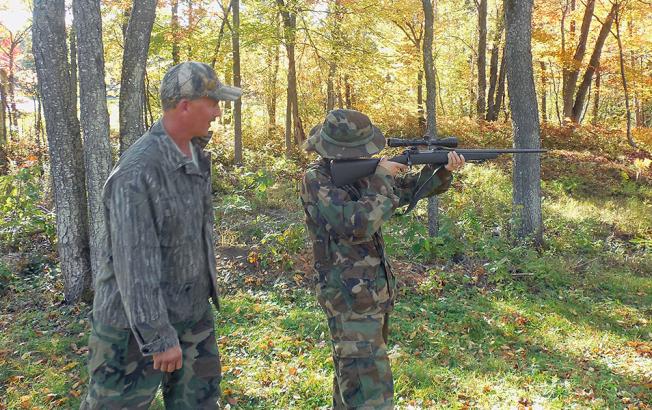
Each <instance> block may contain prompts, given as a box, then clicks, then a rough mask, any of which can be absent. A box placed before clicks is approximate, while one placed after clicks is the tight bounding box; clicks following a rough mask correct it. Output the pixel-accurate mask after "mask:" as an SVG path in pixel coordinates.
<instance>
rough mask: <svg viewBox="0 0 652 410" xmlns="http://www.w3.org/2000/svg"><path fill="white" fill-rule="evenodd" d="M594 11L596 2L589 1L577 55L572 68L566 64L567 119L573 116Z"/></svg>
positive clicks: (565, 97)
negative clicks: (574, 98)
mask: <svg viewBox="0 0 652 410" xmlns="http://www.w3.org/2000/svg"><path fill="white" fill-rule="evenodd" d="M594 9H595V0H588V1H587V3H586V8H585V9H584V18H583V19H582V27H581V28H580V38H579V40H578V43H577V49H576V50H575V54H574V55H573V60H572V61H571V63H570V67H567V66H566V64H564V70H563V84H564V88H563V91H562V96H563V98H564V117H565V118H566V117H568V118H570V117H572V115H573V97H574V96H575V88H576V87H577V78H578V77H579V73H580V67H581V65H582V60H583V59H584V54H585V53H586V43H587V39H588V37H589V28H590V27H591V19H592V18H593V10H594ZM573 24H574V20H573Z"/></svg>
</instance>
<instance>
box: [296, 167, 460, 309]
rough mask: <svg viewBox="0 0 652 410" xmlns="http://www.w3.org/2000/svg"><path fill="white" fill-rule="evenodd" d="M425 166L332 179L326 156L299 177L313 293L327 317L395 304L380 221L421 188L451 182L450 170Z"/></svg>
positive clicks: (440, 188) (433, 189) (435, 190)
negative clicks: (346, 181) (351, 180)
mask: <svg viewBox="0 0 652 410" xmlns="http://www.w3.org/2000/svg"><path fill="white" fill-rule="evenodd" d="M432 173H433V170H432V169H431V168H429V167H425V168H424V169H423V170H422V171H421V173H419V174H408V175H406V176H403V177H396V178H394V177H392V176H391V175H389V174H388V173H387V172H386V171H385V170H384V169H383V168H380V167H378V168H377V169H376V172H375V174H373V175H371V176H369V177H366V178H363V179H360V180H358V181H357V182H356V183H355V184H353V185H347V186H343V187H337V186H335V185H334V184H333V182H332V181H331V176H330V175H331V174H330V165H329V161H328V160H326V159H322V160H320V161H318V162H316V163H314V164H312V165H311V166H309V168H308V170H307V171H306V173H305V175H304V177H303V183H302V187H301V202H302V204H303V208H304V211H305V214H306V225H307V227H308V231H309V233H310V236H311V239H312V244H313V255H314V259H315V260H314V263H315V264H314V267H315V270H316V271H317V273H318V275H319V283H318V285H317V297H318V299H319V302H320V304H321V305H322V307H323V308H324V309H325V311H326V313H327V314H328V315H329V316H335V315H337V314H339V313H342V312H344V311H348V310H353V311H354V312H359V313H363V312H364V313H370V309H372V310H377V311H389V310H390V309H391V307H392V306H393V303H394V283H395V281H394V277H393V274H392V271H391V267H390V266H389V262H388V261H387V258H386V257H385V255H384V242H383V237H382V232H381V225H382V224H383V222H385V221H387V220H388V219H389V218H390V217H391V216H392V215H393V214H394V211H395V210H396V208H397V207H399V206H403V205H406V204H408V203H409V202H410V199H411V198H412V196H413V194H414V193H415V191H416V190H417V189H418V188H419V187H421V186H422V185H423V183H424V181H427V182H426V186H424V187H422V189H423V192H428V193H429V195H433V194H439V193H441V192H444V191H445V190H447V189H448V187H449V186H450V183H451V180H452V177H451V173H450V172H448V171H447V170H446V169H444V168H443V167H441V168H439V169H438V170H437V171H436V172H435V174H434V175H433V176H432V178H431V179H430V180H428V179H427V178H428V177H429V176H431V175H432Z"/></svg>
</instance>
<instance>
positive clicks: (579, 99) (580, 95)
mask: <svg viewBox="0 0 652 410" xmlns="http://www.w3.org/2000/svg"><path fill="white" fill-rule="evenodd" d="M618 7H619V6H618V3H614V4H613V5H612V6H611V10H610V11H609V15H608V16H607V19H606V20H605V22H604V24H603V25H602V28H601V29H600V33H599V34H598V39H597V40H596V42H595V48H594V49H593V54H591V60H590V61H589V66H588V67H587V68H586V72H585V73H584V77H583V78H582V83H581V84H580V86H579V88H578V89H577V96H576V97H575V103H574V105H573V113H572V115H571V120H572V121H573V122H574V123H579V120H580V117H581V115H582V111H583V110H584V101H585V100H586V95H587V94H588V92H589V87H590V86H591V81H593V73H595V70H596V69H597V68H598V67H599V66H600V54H601V53H602V46H604V42H605V40H606V39H607V35H609V31H610V30H611V25H612V23H613V21H614V18H615V16H616V13H617V12H618Z"/></svg>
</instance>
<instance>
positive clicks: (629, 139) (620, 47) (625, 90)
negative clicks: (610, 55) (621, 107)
mask: <svg viewBox="0 0 652 410" xmlns="http://www.w3.org/2000/svg"><path fill="white" fill-rule="evenodd" d="M615 20H616V40H618V57H619V62H620V79H621V80H622V82H623V93H624V94H625V115H626V116H627V142H629V145H631V146H632V147H634V148H636V147H637V145H636V142H635V141H634V138H633V137H632V111H631V108H630V107H629V90H628V88H627V76H626V75H625V57H624V55H623V43H622V39H621V37H620V13H619V12H618V10H616V16H615Z"/></svg>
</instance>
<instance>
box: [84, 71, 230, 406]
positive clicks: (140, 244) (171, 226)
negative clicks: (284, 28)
mask: <svg viewBox="0 0 652 410" xmlns="http://www.w3.org/2000/svg"><path fill="white" fill-rule="evenodd" d="M241 93H242V92H241V90H240V89H239V88H235V87H228V86H224V85H222V84H221V83H220V82H219V80H218V79H217V77H216V75H215V72H214V71H213V70H212V69H211V68H210V66H208V65H206V64H202V63H197V62H185V63H181V64H178V65H176V66H174V67H172V68H171V69H170V70H169V71H168V72H167V73H166V74H165V77H164V78H163V81H162V83H161V89H160V97H161V105H162V107H163V111H164V113H163V117H162V118H161V119H160V120H159V121H158V122H156V123H155V124H154V125H153V126H152V128H151V129H150V130H149V131H148V132H146V133H145V135H143V136H142V137H141V138H140V139H138V140H137V141H136V142H135V143H134V144H133V145H132V146H131V147H130V148H129V149H127V151H125V153H124V154H123V155H122V157H121V158H120V161H119V162H118V164H117V165H116V167H115V168H114V170H113V172H112V173H111V175H110V176H109V178H108V180H107V181H106V184H105V186H104V193H103V200H104V208H105V215H106V221H107V222H106V223H107V232H108V241H107V242H108V245H107V249H106V261H105V264H104V267H103V269H102V270H101V271H100V272H98V274H97V275H96V278H95V280H94V288H95V299H94V301H93V316H92V325H93V326H92V331H91V336H90V340H89V348H90V353H89V363H88V367H89V375H90V382H89V388H88V393H87V395H86V397H85V399H84V401H83V402H82V405H81V408H82V409H114V408H115V409H123V408H126V409H146V408H148V407H149V404H150V402H151V401H152V399H153V398H154V396H155V394H156V391H157V389H158V387H159V385H160V384H162V385H163V398H164V401H165V405H166V407H167V408H174V409H215V408H217V400H218V398H219V394H220V389H219V382H220V378H221V374H220V362H219V355H218V350H217V344H216V340H215V332H214V320H213V314H212V310H211V309H210V304H209V302H208V299H209V298H211V299H212V300H213V302H214V303H215V305H216V306H217V297H218V296H217V289H216V283H215V256H214V254H213V239H212V230H213V207H212V205H211V181H210V158H209V156H208V154H207V153H205V152H204V150H203V148H204V146H205V145H206V143H207V142H208V138H207V137H206V136H207V135H208V130H209V128H210V123H211V122H212V121H213V120H214V119H215V118H217V117H219V116H220V114H221V112H220V109H219V105H218V101H219V100H236V99H237V98H239V97H240V95H241Z"/></svg>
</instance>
